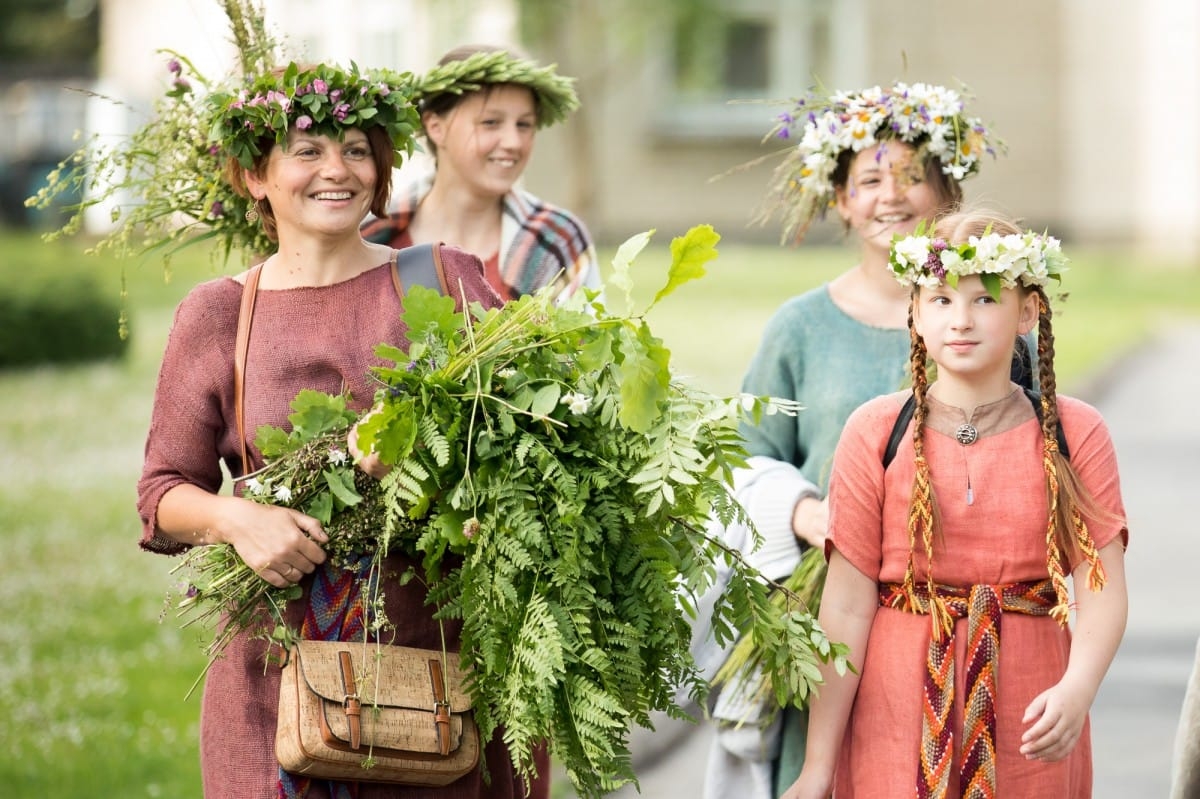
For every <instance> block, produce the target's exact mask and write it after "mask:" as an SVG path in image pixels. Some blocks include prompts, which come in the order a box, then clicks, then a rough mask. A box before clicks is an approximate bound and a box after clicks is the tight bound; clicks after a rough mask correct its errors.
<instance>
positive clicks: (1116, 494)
mask: <svg viewBox="0 0 1200 799" xmlns="http://www.w3.org/2000/svg"><path fill="white" fill-rule="evenodd" d="M1058 407H1059V418H1060V419H1061V422H1062V426H1063V436H1064V438H1066V441H1067V447H1068V449H1069V450H1070V464H1071V468H1072V469H1073V470H1074V472H1075V474H1076V475H1077V476H1078V478H1079V481H1080V483H1081V484H1082V485H1083V487H1084V488H1085V489H1086V490H1087V492H1088V493H1089V494H1090V495H1091V499H1092V500H1094V501H1095V504H1096V507H1097V509H1098V510H1099V513H1097V514H1092V515H1090V516H1085V518H1086V519H1087V523H1088V530H1089V531H1090V532H1091V534H1092V540H1093V541H1094V542H1095V543H1096V547H1097V548H1102V547H1105V546H1107V545H1108V544H1110V543H1112V542H1113V541H1114V540H1115V539H1116V538H1117V537H1118V536H1120V537H1121V538H1122V540H1123V542H1124V544H1125V546H1128V545H1129V528H1128V521H1127V519H1126V515H1125V503H1124V500H1123V499H1122V497H1121V478H1120V474H1119V470H1118V468H1117V453H1116V449H1115V447H1114V446H1113V442H1112V436H1111V435H1110V434H1109V431H1108V425H1106V424H1105V422H1104V418H1103V417H1102V416H1101V415H1100V412H1099V411H1097V410H1096V409H1095V408H1093V407H1092V406H1091V405H1088V404H1087V403H1086V402H1083V401H1081V400H1077V399H1074V398H1073V397H1064V396H1059V398H1058ZM1075 565H1077V564H1072V566H1075Z"/></svg>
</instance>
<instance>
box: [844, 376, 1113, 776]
mask: <svg viewBox="0 0 1200 799" xmlns="http://www.w3.org/2000/svg"><path fill="white" fill-rule="evenodd" d="M906 397H907V392H904V393H899V394H891V395H887V396H884V397H879V398H877V399H875V400H872V401H870V402H868V403H866V404H865V405H863V406H862V407H861V408H859V409H858V410H857V411H856V412H855V413H854V414H853V415H852V416H851V417H850V419H849V421H848V422H847V423H846V428H845V431H844V432H843V435H842V439H841V441H840V443H839V445H838V450H837V454H836V456H835V458H834V467H833V475H832V479H831V484H830V531H831V536H830V538H831V543H832V546H833V547H836V548H837V550H838V551H839V552H841V553H842V555H843V556H845V557H846V558H847V559H848V560H849V561H850V563H851V564H852V565H853V566H854V567H855V568H857V569H858V570H859V571H860V572H862V573H863V574H864V575H866V576H867V577H870V578H872V579H874V580H876V581H877V582H881V583H888V582H901V581H902V580H903V578H904V571H905V566H906V563H907V558H908V552H909V536H908V532H907V514H908V506H909V497H910V494H911V490H912V482H913V476H914V471H915V467H914V465H913V448H912V439H911V435H910V436H906V437H905V439H904V441H903V443H902V444H901V446H900V448H899V450H898V452H897V454H896V457H895V460H894V461H893V463H892V465H891V466H890V467H889V468H888V469H887V471H886V473H885V472H884V469H883V464H882V462H881V458H882V456H883V451H884V447H885V444H886V439H887V437H888V434H889V432H890V431H891V429H892V425H893V423H894V422H895V419H896V417H897V415H898V413H899V410H900V407H901V405H902V404H903V402H904V400H905V398H906ZM928 407H929V417H928V421H927V423H926V431H925V451H926V456H927V458H928V460H929V463H930V465H931V472H932V478H933V485H934V492H935V496H936V498H937V503H938V508H939V510H940V513H941V524H942V536H941V538H940V539H938V540H936V541H935V545H934V561H933V574H934V579H935V581H936V582H938V583H942V584H947V585H959V586H970V585H980V584H989V585H1000V584H1007V583H1015V582H1021V581H1030V580H1041V579H1044V578H1046V576H1047V567H1046V544H1045V531H1046V519H1047V500H1046V487H1045V475H1044V472H1043V470H1042V461H1041V452H1042V441H1041V428H1040V425H1039V423H1038V421H1037V419H1036V416H1035V414H1034V410H1033V406H1032V404H1031V403H1030V402H1029V400H1028V398H1027V397H1026V396H1025V395H1024V394H1023V393H1022V392H1021V391H1020V390H1019V389H1016V388H1015V387H1014V391H1013V393H1012V394H1011V395H1009V396H1008V397H1007V398H1005V399H1003V400H1000V401H998V402H995V403H992V404H989V405H985V406H982V407H980V408H977V409H976V411H975V413H974V415H973V418H972V419H970V420H969V421H971V423H972V424H973V425H974V426H975V427H976V428H977V429H978V430H979V433H980V437H979V439H978V440H977V441H976V442H975V443H973V444H971V445H968V446H964V445H962V444H959V443H958V441H956V440H955V438H954V434H953V431H954V429H955V428H956V427H957V426H958V425H959V424H960V423H962V422H964V421H968V420H966V419H964V417H963V413H962V411H960V410H958V409H957V408H953V407H951V406H947V405H944V404H942V403H939V402H938V401H937V400H936V399H935V398H932V397H930V398H929V402H928ZM1059 412H1060V415H1061V417H1062V424H1063V432H1064V433H1065V436H1066V440H1067V443H1068V446H1069V448H1070V454H1071V464H1072V466H1073V467H1074V468H1075V470H1076V471H1077V472H1078V474H1079V475H1080V478H1081V479H1082V481H1083V484H1084V485H1085V486H1086V487H1087V488H1088V490H1089V491H1091V492H1092V494H1093V496H1094V497H1095V498H1096V500H1097V502H1098V503H1099V505H1100V506H1101V507H1102V508H1105V509H1107V510H1109V511H1111V512H1112V513H1113V514H1114V515H1115V519H1114V520H1093V519H1088V522H1089V527H1090V530H1091V533H1092V536H1093V538H1094V540H1095V543H1096V547H1097V549H1099V548H1101V547H1103V546H1105V545H1106V544H1108V543H1110V542H1111V541H1113V540H1114V539H1115V538H1116V537H1117V536H1118V535H1120V536H1122V537H1123V539H1124V538H1125V537H1127V532H1126V528H1125V526H1124V518H1125V512H1124V507H1123V505H1122V502H1121V496H1120V485H1119V480H1118V476H1117V466H1116V458H1115V454H1114V452H1113V447H1112V442H1111V440H1110V438H1109V434H1108V430H1107V428H1106V427H1105V425H1104V422H1103V420H1102V419H1101V418H1100V415H1099V414H1098V413H1097V412H1096V410H1095V409H1093V408H1092V407H1090V406H1088V405H1086V404H1084V403H1083V402H1080V401H1078V400H1073V399H1071V398H1069V397H1063V396H1060V397H1059ZM910 433H911V426H910ZM968 486H969V487H970V493H971V497H970V499H971V502H968ZM914 563H915V568H916V572H917V579H918V581H922V580H924V579H925V574H926V562H925V558H924V554H923V551H922V550H921V548H920V544H919V543H918V552H917V555H916V559H915V561H914ZM1072 565H1077V564H1072ZM1076 590H1087V588H1086V586H1084V585H1082V584H1081V585H1080V586H1079V587H1078V588H1077V589H1076ZM966 625H967V620H966V619H960V620H959V621H957V622H956V628H955V645H956V652H955V664H956V668H957V674H956V678H955V700H954V708H953V711H952V714H951V721H950V724H951V726H952V727H953V730H954V744H955V749H956V752H955V759H954V766H953V769H952V774H951V778H950V791H949V795H950V796H958V795H959V789H958V773H957V771H958V768H959V764H960V762H961V758H960V757H959V752H958V747H959V746H961V741H962V719H963V709H962V703H963V693H964V687H965V679H964V674H963V672H964V671H965V664H966V663H967V656H966V654H967V653H966V639H967V633H966ZM1000 630H1001V632H1000V657H999V675H998V678H997V697H996V702H995V706H996V716H997V721H996V772H997V776H996V788H997V795H998V796H1001V797H1021V799H1087V798H1088V797H1090V796H1091V795H1092V754H1091V739H1090V732H1089V728H1088V726H1087V724H1086V723H1085V726H1084V730H1083V734H1082V737H1081V738H1080V740H1079V742H1078V744H1077V745H1076V746H1075V748H1074V750H1073V751H1072V752H1071V754H1070V755H1069V756H1068V757H1067V758H1065V759H1064V760H1062V761H1059V762H1056V763H1045V762H1041V761H1030V760H1026V759H1025V758H1024V757H1023V756H1022V755H1021V754H1020V752H1019V747H1020V738H1021V735H1022V734H1023V732H1024V731H1025V725H1023V724H1022V722H1021V718H1022V716H1023V714H1024V711H1025V708H1026V707H1027V706H1028V705H1029V703H1030V702H1031V701H1032V700H1033V699H1034V697H1035V696H1037V695H1038V694H1040V693H1041V692H1043V691H1045V690H1046V689H1047V688H1049V687H1051V686H1052V685H1054V684H1055V683H1056V682H1058V680H1059V678H1060V677H1061V676H1062V674H1063V672H1064V671H1065V669H1066V666H1067V658H1068V655H1069V652H1070V646H1071V636H1070V633H1069V632H1068V631H1067V630H1066V629H1064V628H1062V627H1060V626H1059V625H1058V623H1057V622H1055V621H1054V620H1053V619H1052V618H1051V617H1049V616H1029V615H1022V614H1018V613H1006V614H1004V616H1003V618H1002V621H1001V625H1000ZM930 633H931V623H930V617H929V616H927V615H916V614H912V613H907V612H904V611H900V610H896V609H893V608H887V607H881V608H879V610H878V612H877V613H876V616H875V621H874V623H873V625H872V627H871V633H870V637H869V639H868V643H867V649H866V652H865V659H864V662H863V667H862V676H861V681H860V684H859V689H858V694H857V697H856V698H855V702H854V706H853V708H852V710H851V715H850V719H849V724H848V726H847V729H846V735H845V738H844V739H843V744H842V750H841V755H840V758H839V761H838V766H837V773H836V778H835V796H836V797H837V799H879V798H880V797H894V796H912V795H913V791H914V786H915V785H916V782H917V771H918V769H919V768H920V766H919V754H918V751H919V746H920V742H921V703H922V687H923V684H924V679H925V662H926V655H927V650H928V645H929V640H930Z"/></svg>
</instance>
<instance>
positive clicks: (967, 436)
mask: <svg viewBox="0 0 1200 799" xmlns="http://www.w3.org/2000/svg"><path fill="white" fill-rule="evenodd" d="M954 438H955V439H956V440H957V441H958V443H960V444H962V445H963V446H966V445H968V444H974V443H975V441H976V440H977V439H978V438H979V431H978V430H976V429H975V425H973V424H971V423H970V422H963V423H962V424H960V425H959V426H958V427H957V428H955V430H954Z"/></svg>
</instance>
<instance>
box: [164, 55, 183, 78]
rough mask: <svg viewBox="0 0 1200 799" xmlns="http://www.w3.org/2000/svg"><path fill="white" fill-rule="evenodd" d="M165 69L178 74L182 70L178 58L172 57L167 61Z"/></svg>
mask: <svg viewBox="0 0 1200 799" xmlns="http://www.w3.org/2000/svg"><path fill="white" fill-rule="evenodd" d="M167 70H168V71H170V72H174V73H175V74H176V75H178V74H179V73H180V72H183V65H182V64H180V63H179V59H178V58H172V59H171V60H170V61H168V62H167Z"/></svg>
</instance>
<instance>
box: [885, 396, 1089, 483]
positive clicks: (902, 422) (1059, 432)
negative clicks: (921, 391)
mask: <svg viewBox="0 0 1200 799" xmlns="http://www.w3.org/2000/svg"><path fill="white" fill-rule="evenodd" d="M1022 391H1024V392H1025V396H1026V397H1028V398H1029V401H1030V402H1031V403H1033V412H1034V413H1036V414H1037V418H1038V420H1039V421H1041V418H1042V395H1041V394H1039V393H1038V392H1036V391H1034V390H1033V389H1031V388H1024V389H1022ZM916 408H917V398H916V396H914V395H913V394H909V395H908V399H906V400H905V401H904V406H903V407H902V408H900V415H899V416H897V417H896V423H895V424H894V425H892V433H891V435H890V436H888V442H887V448H886V449H885V450H884V451H883V468H884V469H885V470H886V469H887V467H889V466H891V465H892V461H893V460H895V459H896V450H897V449H899V447H900V440H901V439H902V438H904V433H905V432H906V431H907V430H908V423H909V422H911V421H912V418H913V412H914V411H915V410H916ZM1054 433H1055V437H1056V438H1057V439H1058V451H1059V452H1061V453H1062V454H1063V457H1064V458H1066V459H1067V460H1070V459H1071V450H1070V449H1069V448H1068V447H1067V437H1066V436H1065V435H1063V429H1062V424H1061V423H1060V424H1059V425H1058V426H1057V428H1056V429H1055V431H1054Z"/></svg>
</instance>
